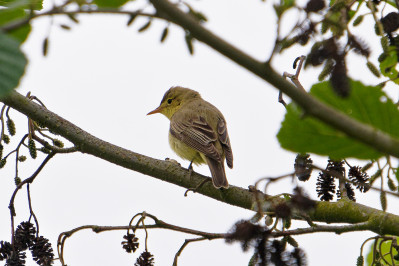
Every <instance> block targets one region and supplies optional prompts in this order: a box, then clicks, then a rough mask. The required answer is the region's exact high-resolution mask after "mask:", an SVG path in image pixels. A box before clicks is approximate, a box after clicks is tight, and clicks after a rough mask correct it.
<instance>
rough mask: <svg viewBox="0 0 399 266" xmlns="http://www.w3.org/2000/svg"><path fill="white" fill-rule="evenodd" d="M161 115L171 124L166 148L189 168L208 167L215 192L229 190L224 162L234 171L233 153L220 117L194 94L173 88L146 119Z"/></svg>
mask: <svg viewBox="0 0 399 266" xmlns="http://www.w3.org/2000/svg"><path fill="white" fill-rule="evenodd" d="M156 113H161V114H163V115H164V116H166V117H167V118H168V119H169V120H170V128H169V144H170V147H171V148H172V150H173V151H174V152H175V153H176V154H177V155H178V156H179V157H181V158H183V159H185V160H189V161H190V165H189V169H192V168H191V167H192V164H193V163H194V164H195V165H200V164H207V165H208V167H209V169H210V172H211V175H212V183H213V186H214V187H215V188H218V189H219V188H226V189H227V188H228V187H229V183H228V181H227V178H226V172H225V167H224V161H226V163H227V166H228V167H229V168H233V152H232V149H231V144H230V138H229V134H228V132H227V124H226V120H225V118H224V116H223V114H222V113H221V112H220V111H219V110H218V109H217V108H216V107H215V106H213V105H212V104H211V103H209V102H207V101H205V100H204V99H202V97H201V95H200V94H199V93H198V92H197V91H194V90H191V89H188V88H184V87H180V86H174V87H171V88H170V89H169V90H168V91H166V92H165V94H164V96H163V98H162V101H161V104H160V105H159V106H158V107H157V108H156V109H154V110H153V111H151V112H149V113H148V114H147V115H152V114H156Z"/></svg>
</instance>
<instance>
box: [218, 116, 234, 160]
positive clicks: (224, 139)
mask: <svg viewBox="0 0 399 266" xmlns="http://www.w3.org/2000/svg"><path fill="white" fill-rule="evenodd" d="M218 134H219V140H220V142H221V143H222V147H223V149H224V153H225V156H226V162H227V166H228V167H230V168H233V151H232V150H231V144H230V138H229V133H228V132H227V127H226V122H225V121H224V120H223V119H219V122H218Z"/></svg>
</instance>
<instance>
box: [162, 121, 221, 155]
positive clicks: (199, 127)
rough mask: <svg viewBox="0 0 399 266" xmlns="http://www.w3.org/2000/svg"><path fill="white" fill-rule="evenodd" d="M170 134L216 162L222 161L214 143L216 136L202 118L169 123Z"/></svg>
mask: <svg viewBox="0 0 399 266" xmlns="http://www.w3.org/2000/svg"><path fill="white" fill-rule="evenodd" d="M170 133H171V134H172V136H174V137H175V138H177V139H179V140H181V141H182V142H183V143H185V144H186V145H188V146H190V147H191V148H193V149H195V150H197V151H199V152H201V153H203V154H204V155H205V156H207V157H210V158H212V159H214V160H216V161H218V162H221V161H222V158H221V156H220V153H219V152H218V151H217V149H216V147H215V145H214V142H215V141H216V140H217V136H216V134H215V132H214V131H213V130H212V128H211V127H210V126H209V124H208V123H207V122H206V121H205V119H204V118H203V117H199V118H198V119H190V120H188V121H187V122H177V121H173V120H172V121H171V123H170Z"/></svg>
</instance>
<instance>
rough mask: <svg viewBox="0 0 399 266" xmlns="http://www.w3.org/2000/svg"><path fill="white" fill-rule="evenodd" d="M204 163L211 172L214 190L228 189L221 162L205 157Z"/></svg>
mask: <svg viewBox="0 0 399 266" xmlns="http://www.w3.org/2000/svg"><path fill="white" fill-rule="evenodd" d="M206 162H207V164H208V166H209V169H210V170H211V174H212V183H213V185H214V186H215V187H216V188H221V187H223V188H229V182H227V178H226V173H225V171H224V164H223V161H222V162H218V161H216V160H214V159H211V158H209V157H206Z"/></svg>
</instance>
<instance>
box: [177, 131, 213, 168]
mask: <svg viewBox="0 0 399 266" xmlns="http://www.w3.org/2000/svg"><path fill="white" fill-rule="evenodd" d="M169 145H170V147H171V148H172V150H173V151H174V152H175V153H176V154H177V155H178V156H179V157H180V158H183V159H185V160H188V161H190V162H191V161H192V162H193V163H194V164H196V165H198V164H204V163H206V162H205V160H204V159H203V155H202V154H201V153H200V152H199V151H197V150H195V149H193V148H191V147H190V146H188V145H186V144H184V143H183V142H182V141H180V140H178V139H177V138H175V137H174V136H173V135H172V134H170V133H169Z"/></svg>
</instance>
